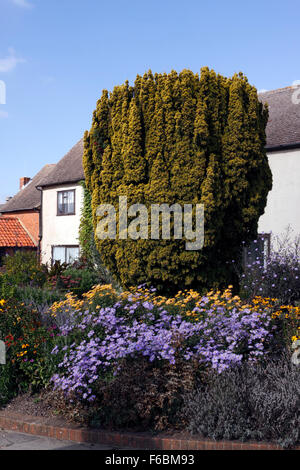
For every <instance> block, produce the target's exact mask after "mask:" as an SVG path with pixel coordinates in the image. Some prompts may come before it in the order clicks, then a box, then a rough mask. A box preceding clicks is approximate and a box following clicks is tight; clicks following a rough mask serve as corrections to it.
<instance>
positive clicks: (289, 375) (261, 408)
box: [183, 354, 300, 447]
mask: <svg viewBox="0 0 300 470" xmlns="http://www.w3.org/2000/svg"><path fill="white" fill-rule="evenodd" d="M183 416H184V418H185V419H186V421H187V422H188V426H187V428H188V430H189V431H190V432H192V433H197V434H200V435H202V436H205V437H209V438H212V439H216V440H217V439H230V440H232V439H238V440H243V441H245V440H249V439H253V440H266V441H277V442H279V443H280V444H281V445H282V446H283V447H291V446H294V445H296V444H299V443H300V368H299V366H294V365H293V364H292V363H291V356H290V355H289V354H285V355H283V356H282V357H281V358H280V359H276V360H274V359H273V360H270V359H268V360H266V361H264V362H262V363H256V364H251V363H244V364H242V365H240V366H238V367H236V368H232V369H228V370H226V371H224V372H223V373H222V374H215V373H211V374H210V377H209V379H208V381H207V382H205V383H203V384H201V385H200V386H198V389H197V391H195V392H192V393H191V394H188V395H187V396H186V397H185V405H184V407H183Z"/></svg>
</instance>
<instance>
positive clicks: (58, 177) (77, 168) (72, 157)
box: [39, 139, 85, 187]
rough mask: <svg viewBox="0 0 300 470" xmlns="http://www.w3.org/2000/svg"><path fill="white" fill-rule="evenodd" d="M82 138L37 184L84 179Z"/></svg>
mask: <svg viewBox="0 0 300 470" xmlns="http://www.w3.org/2000/svg"><path fill="white" fill-rule="evenodd" d="M82 157H83V139H81V140H80V141H79V142H77V144H76V145H74V147H72V148H71V150H70V151H69V152H68V153H67V154H66V155H65V156H64V157H63V158H62V159H61V160H60V161H59V162H58V163H57V164H56V165H55V168H54V169H53V170H52V171H51V172H50V173H49V174H48V175H47V176H46V177H45V178H44V179H43V180H42V181H41V182H40V184H39V186H42V187H44V186H53V185H57V184H66V183H77V182H79V181H81V180H84V179H85V176H84V171H83V165H82Z"/></svg>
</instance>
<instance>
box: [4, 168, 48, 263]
mask: <svg viewBox="0 0 300 470" xmlns="http://www.w3.org/2000/svg"><path fill="white" fill-rule="evenodd" d="M54 167H55V165H45V166H44V167H43V168H42V170H41V171H39V172H38V173H37V175H35V177H34V178H33V179H30V178H28V177H22V178H20V188H19V191H18V193H17V194H16V195H15V196H14V197H11V198H7V201H6V203H5V204H2V205H1V208H0V257H3V256H4V255H5V254H11V253H13V252H15V251H16V250H21V249H24V250H28V249H33V250H38V247H39V229H40V228H39V225H40V208H41V195H40V191H38V190H37V188H36V187H37V185H38V184H39V183H40V182H41V180H43V179H44V178H45V177H46V176H47V175H48V173H50V172H51V171H52V170H53V168H54ZM10 219H11V220H10Z"/></svg>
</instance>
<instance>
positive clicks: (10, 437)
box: [0, 430, 132, 450]
mask: <svg viewBox="0 0 300 470" xmlns="http://www.w3.org/2000/svg"><path fill="white" fill-rule="evenodd" d="M112 449H114V450H116V449H115V448H113V447H112V446H106V445H101V444H88V443H85V444H78V443H77V442H70V441H60V440H57V439H52V438H49V437H41V436H33V435H30V434H23V433H19V432H14V431H3V430H0V450H112ZM122 450H126V449H122ZM131 450H132V449H131Z"/></svg>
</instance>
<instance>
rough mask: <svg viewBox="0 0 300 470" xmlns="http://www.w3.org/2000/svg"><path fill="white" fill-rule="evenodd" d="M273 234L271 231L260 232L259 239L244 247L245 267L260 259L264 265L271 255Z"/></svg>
mask: <svg viewBox="0 0 300 470" xmlns="http://www.w3.org/2000/svg"><path fill="white" fill-rule="evenodd" d="M270 245H271V235H270V234H269V233H264V234H259V235H258V236H257V240H254V241H253V242H251V243H250V245H249V246H247V247H246V248H244V256H243V264H244V267H246V266H247V265H250V264H251V265H252V264H253V263H255V262H256V261H260V263H261V264H263V265H264V266H265V265H266V261H267V259H268V258H269V256H270V249H271V246H270Z"/></svg>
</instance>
